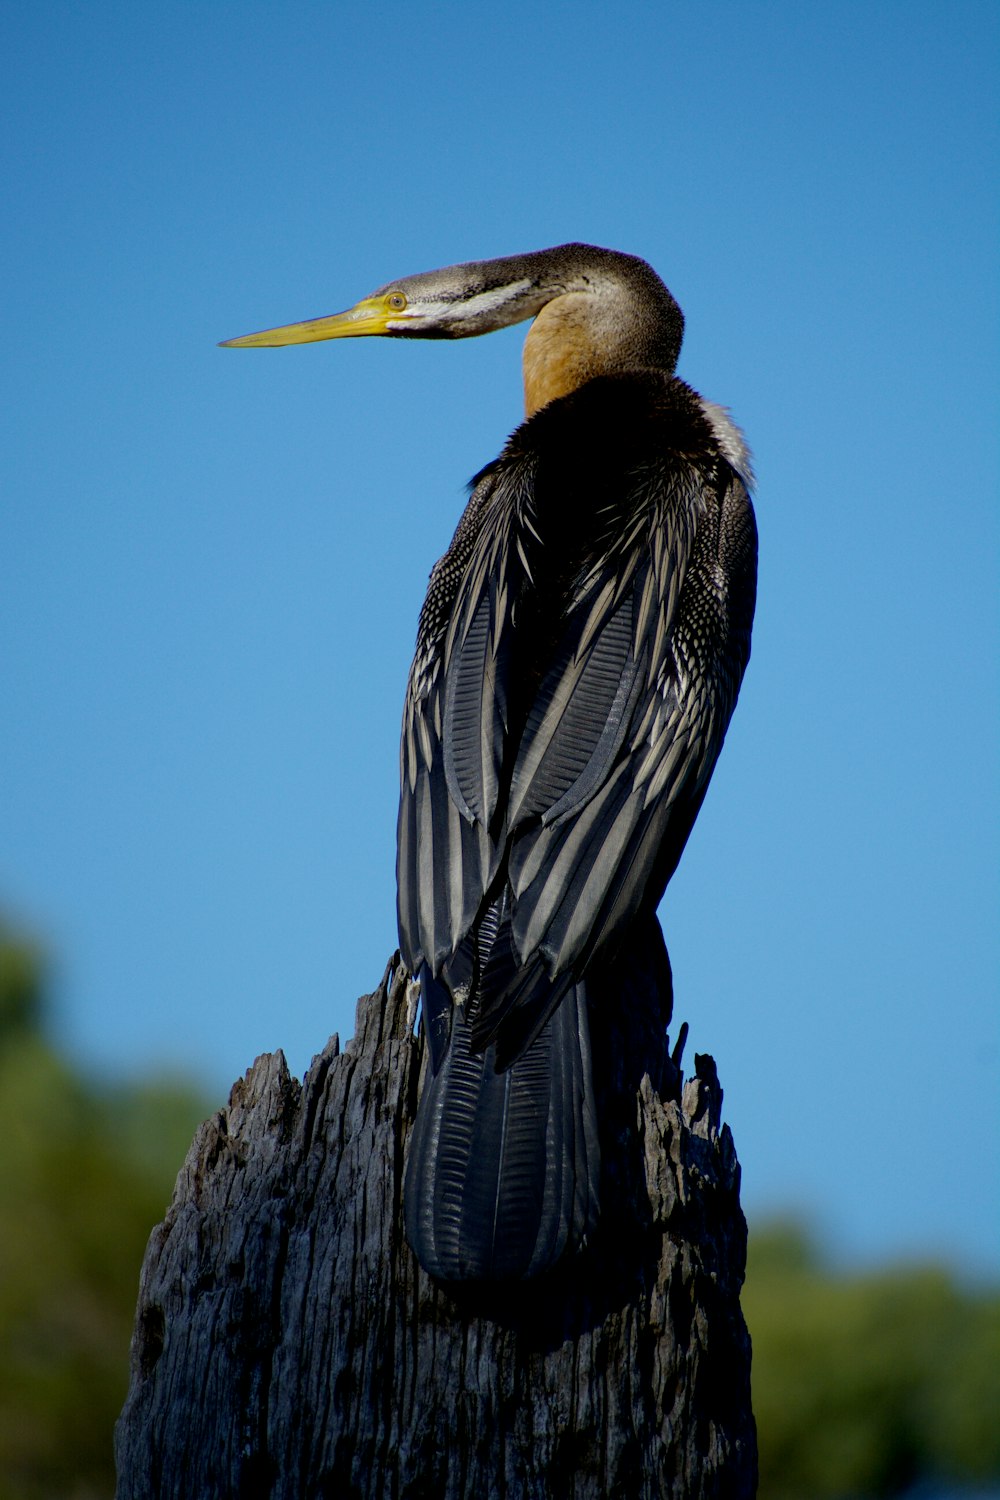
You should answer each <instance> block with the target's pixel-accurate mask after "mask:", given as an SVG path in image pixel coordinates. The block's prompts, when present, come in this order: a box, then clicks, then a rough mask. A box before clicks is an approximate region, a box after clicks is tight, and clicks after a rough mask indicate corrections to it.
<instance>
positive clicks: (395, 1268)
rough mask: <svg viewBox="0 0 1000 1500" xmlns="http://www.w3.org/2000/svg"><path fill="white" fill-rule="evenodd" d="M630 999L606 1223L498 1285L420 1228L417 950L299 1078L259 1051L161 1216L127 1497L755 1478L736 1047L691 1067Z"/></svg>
mask: <svg viewBox="0 0 1000 1500" xmlns="http://www.w3.org/2000/svg"><path fill="white" fill-rule="evenodd" d="M595 988H597V987H596V986H595ZM635 988H636V992H637V993H639V992H640V991H641V990H642V986H640V985H636V986H635ZM620 989H621V970H620V968H619V972H618V974H617V975H616V991H618V992H620ZM617 1010H618V1013H617V1014H616V1015H604V1014H602V1013H601V1007H600V1005H599V1004H597V1005H595V1006H594V1021H593V1041H594V1057H595V1064H597V1065H598V1074H597V1079H596V1085H597V1089H598V1097H599V1105H600V1111H601V1120H602V1129H603V1132H604V1135H603V1140H602V1150H603V1177H602V1204H603V1210H602V1219H601V1223H600V1226H599V1228H598V1231H597V1234H596V1235H595V1237H594V1241H593V1243H592V1244H591V1245H589V1246H588V1247H587V1248H586V1249H585V1250H584V1252H583V1253H582V1254H581V1255H580V1256H578V1257H577V1258H576V1259H575V1260H574V1261H572V1262H570V1263H569V1264H567V1265H564V1266H562V1267H559V1268H557V1270H556V1271H555V1272H554V1273H552V1274H551V1275H550V1276H549V1277H547V1278H545V1279H544V1280H542V1281H539V1282H537V1283H528V1284H522V1285H519V1286H517V1287H515V1288H513V1289H496V1288H495V1289H493V1290H492V1291H491V1292H489V1293H485V1294H484V1293H482V1292H480V1293H478V1294H477V1293H474V1292H471V1291H465V1292H462V1293H459V1294H456V1293H455V1292H454V1291H453V1290H449V1289H446V1288H442V1287H438V1286H436V1285H435V1284H434V1283H433V1282H431V1281H430V1279H429V1278H428V1277H427V1276H426V1275H425V1274H424V1272H423V1271H421V1270H420V1268H419V1267H418V1266H417V1264H416V1262H415V1260H414V1257H413V1255H412V1254H411V1252H410V1250H409V1248H408V1246H407V1244H406V1242H405V1240H404V1238H403V1229H402V1204H401V1189H402V1177H403V1157H404V1150H405V1146H406V1138H407V1133H408V1131H409V1128H410V1126H411V1124H412V1121H413V1116H414V1110H415V1106H416V1100H417V1091H418V1080H419V1076H420V1067H421V1061H422V1056H423V1044H422V1042H421V1041H420V1040H419V1039H418V1040H415V1039H414V1037H413V1036H412V1034H411V1029H410V1025H409V1018H408V1016H407V984H406V982H405V978H404V977H403V976H402V975H400V974H398V973H396V974H394V973H393V969H392V966H390V969H389V970H388V971H387V973H386V976H385V978H384V980H383V982H382V986H381V987H380V989H379V990H378V991H377V992H376V993H375V994H373V995H369V996H367V997H366V998H364V999H362V1000H361V1001H359V1003H358V1013H357V1031H356V1035H355V1037H354V1040H353V1041H352V1042H350V1043H348V1045H347V1047H346V1048H345V1049H344V1051H343V1052H342V1051H341V1050H340V1047H339V1043H338V1040H337V1038H336V1037H333V1038H332V1039H331V1041H330V1043H329V1044H328V1046H327V1048H326V1050H325V1051H324V1052H323V1053H321V1054H320V1056H319V1057H317V1058H316V1059H315V1061H314V1062H313V1065H312V1067H311V1068H310V1070H309V1072H308V1074H307V1075H306V1078H305V1080H304V1082H303V1083H302V1084H301V1085H300V1084H299V1083H298V1082H297V1081H296V1080H295V1079H293V1078H292V1077H291V1076H290V1075H289V1072H288V1068H287V1067H286V1064H285V1060H284V1057H283V1055H282V1054H281V1053H280V1052H276V1053H273V1054H271V1055H270V1056H266V1057H261V1058H258V1060H257V1062H256V1063H255V1064H254V1066H253V1067H252V1068H251V1069H250V1071H249V1072H248V1073H247V1074H246V1076H245V1078H243V1079H242V1080H241V1081H240V1082H238V1083H236V1084H235V1085H234V1087H233V1090H232V1093H231V1095H230V1100H229V1105H228V1108H226V1109H224V1110H221V1111H220V1112H219V1113H218V1114H217V1115H215V1116H213V1118H212V1119H210V1120H208V1121H207V1122H206V1123H205V1124H204V1125H203V1126H202V1127H201V1129H200V1130H199V1132H198V1134H197V1136H196V1137H195V1140H194V1142H193V1143H192V1146H191V1149H190V1151H189V1152H188V1156H187V1159H186V1161H185V1163H184V1166H183V1168H182V1170H181V1173H180V1175H179V1177H178V1180H177V1186H176V1189H175V1192H174V1197H173V1201H172V1203H171V1205H170V1208H169V1210H168V1212H167V1217H166V1219H165V1220H164V1222H163V1223H162V1224H160V1225H159V1226H158V1227H157V1228H156V1229H155V1230H154V1231H153V1234H152V1236H151V1238H150V1241H149V1246H148V1249H147V1251H146V1257H145V1261H144V1264H143V1267H142V1274H141V1280H140V1290H139V1305H138V1310H137V1315H136V1325H135V1332H134V1335H133V1340H132V1350H131V1379H130V1385H129V1392H128V1397H127V1400H126V1403H125V1407H124V1410H123V1411H122V1415H121V1418H120V1420H119V1423H118V1427H117V1430H116V1454H117V1460H118V1474H119V1480H118V1490H117V1496H118V1500H146V1497H156V1500H201V1497H205V1500H215V1497H218V1500H256V1497H263V1496H267V1497H272V1500H313V1497H329V1500H334V1497H336V1500H350V1497H358V1500H362V1497H363V1500H382V1497H386V1500H418V1497H427V1500H466V1497H471V1496H475V1497H477V1500H494V1497H496V1500H550V1497H552V1500H563V1497H566V1500H570V1497H572V1500H606V1497H619V1496H620V1497H622V1500H646V1497H648V1500H661V1497H665V1496H676V1497H678V1500H681V1497H682V1500H699V1497H709V1496H713V1497H729V1496H733V1497H742V1496H752V1495H753V1494H754V1491H755V1481H756V1444H755V1434H754V1425H753V1417H752V1415H751V1410H750V1340H749V1336H748V1334H747V1331H746V1326H745V1324H744V1322H743V1318H742V1315H741V1312H740V1305H739V1292H740V1286H741V1283H742V1280H743V1270H744V1262H745V1253H746V1224H745V1222H744V1219H743V1215H742V1213H741V1211H740V1205H739V1176H740V1173H739V1164H738V1162H737V1160H736V1154H735V1151H734V1148H733V1142H732V1137H731V1135H730V1133H729V1129H728V1127H727V1126H721V1125H720V1108H721V1099H722V1094H721V1090H720V1088H719V1085H718V1079H717V1077H716V1073H715V1066H714V1064H713V1063H712V1060H711V1058H706V1057H699V1058H696V1071H695V1076H694V1077H693V1078H690V1079H689V1080H688V1081H687V1082H683V1081H682V1079H681V1075H680V1073H679V1071H678V1069H677V1067H676V1066H675V1064H674V1063H673V1061H672V1059H671V1057H670V1055H669V1052H668V1049H667V1042H666V1035H665V1032H664V1029H663V1025H662V1019H660V1018H658V1017H656V1016H650V1015H648V1014H646V1015H642V1014H635V1013H634V1011H633V1010H631V1009H630V1007H629V1006H628V1005H622V1004H621V1002H620V1000H619V1004H618V1007H617Z"/></svg>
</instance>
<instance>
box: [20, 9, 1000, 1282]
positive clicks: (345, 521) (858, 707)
mask: <svg viewBox="0 0 1000 1500" xmlns="http://www.w3.org/2000/svg"><path fill="white" fill-rule="evenodd" d="M997 33H998V19H997V13H996V10H995V7H994V6H993V5H992V4H989V5H988V4H974V3H966V4H963V3H957V4H953V5H950V6H947V7H945V6H940V5H924V4H919V3H903V0H899V3H875V4H870V3H868V4H861V3H857V4H853V3H838V0H834V3H831V4H827V5H823V6H812V5H810V6H803V5H801V4H791V3H780V0H775V3H771V4H763V3H752V0H751V3H745V4H733V3H711V4H696V3H685V4H673V3H660V4H656V5H652V4H642V3H629V0H625V3H623V4H621V5H618V6H615V7H611V6H610V5H602V4H596V3H593V0H577V3H575V4H574V5H572V6H570V5H566V4H550V5H545V4H539V3H537V0H535V3H534V4H528V3H525V0H513V3H509V4H507V5H505V6H503V7H490V8H486V7H482V8H480V7H478V6H477V5H475V4H470V3H465V4H458V3H443V4H438V5H422V4H419V3H411V4H408V5H405V6H404V5H398V4H387V5H381V6H370V5H361V4H357V3H353V0H346V3H341V4H333V3H330V4H322V5H321V4H297V5H292V6H279V5H261V4H252V3H251V4H240V5H235V4H213V5H200V4H199V5H196V4H193V3H192V4H166V5H159V6H156V7H154V6H149V5H134V4H129V5H125V4H122V5H113V4H100V3H98V4H94V5H87V6H84V5H80V4H70V3H64V4H49V3H44V0H36V3H34V4H31V5H16V4H15V5H9V6H6V7H4V10H3V15H2V18H0V75H2V76H0V84H2V87H0V127H2V139H3V141H4V150H3V156H2V164H0V174H2V186H3V198H4V203H5V233H4V236H3V241H2V245H0V272H2V282H3V286H4V288H5V292H6V296H5V313H4V323H5V326H4V340H3V343H4V357H3V361H2V374H0V382H2V391H0V396H2V405H0V409H2V411H3V422H4V426H5V429H6V430H5V435H4V442H3V449H4V482H3V496H2V499H0V702H2V712H3V718H2V732H0V911H3V912H5V913H6V915H7V916H8V918H9V919H11V920H15V921H17V922H19V923H23V924H26V925H28V926H29V927H30V928H31V929H33V930H34V931H36V932H37V933H39V934H40V935H41V936H42V937H43V939H44V940H45V941H46V942H47V943H48V944H49V945H50V948H51V951H52V953H53V955H54V960H55V970H54V987H53V988H54V1001H55V1015H56V1023H57V1029H58V1035H59V1037H60V1039H61V1041H62V1043H63V1045H64V1046H65V1047H66V1049H67V1050H69V1051H70V1052H71V1053H73V1054H74V1055H75V1056H77V1057H78V1058H79V1059H80V1060H81V1061H83V1062H84V1063H85V1064H86V1065H87V1066H88V1067H90V1068H91V1069H93V1070H95V1071H98V1072H101V1073H104V1074H110V1075H119V1074H121V1073H123V1072H136V1071H152V1070H159V1069H163V1068H165V1067H173V1068H177V1067H181V1068H185V1069H191V1070H193V1071H194V1072H195V1073H196V1074H197V1075H198V1076H199V1077H200V1078H201V1079H202V1080H203V1081H204V1082H205V1083H206V1085H207V1086H208V1087H209V1089H210V1090H211V1091H212V1092H213V1093H214V1094H217V1095H218V1096H219V1097H220V1099H221V1097H222V1096H223V1095H224V1092H225V1090H226V1088H227V1087H228V1085H229V1083H230V1082H231V1080H232V1079H233V1078H234V1077H236V1076H237V1075H238V1074H239V1073H241V1072H242V1071H243V1069H244V1068H245V1067H246V1066H247V1065H248V1064H249V1063H250V1062H251V1061H252V1060H253V1057H254V1056H255V1055H256V1054H257V1053H259V1052H261V1051H264V1050H270V1049H273V1048H275V1047H277V1046H282V1047H284V1048H285V1050H286V1053H287V1055H288V1057H289V1060H290V1063H291V1065H292V1067H293V1068H294V1069H295V1070H296V1071H298V1072H300V1073H301V1071H302V1070H303V1069H304V1068H305V1067H306V1066H307V1065H308V1062H309V1059H310V1057H311V1055H312V1054H313V1053H315V1052H316V1051H318V1050H319V1049H320V1048H321V1046H322V1045H323V1044H324V1042H325V1040H326V1038H327V1035H328V1034H329V1033H330V1032H331V1031H333V1030H339V1031H340V1032H341V1034H342V1036H346V1035H349V1034H350V1032H351V1031H352V1029H353V1013H354V1002H355V998H356V996H357V995H358V994H360V993H363V992H365V991H368V990H370V989H372V988H374V987H375V985H376V984H377V983H378V980H379V978H380V975H381V973H382V969H383V966H384V963H385V961H386V959H387V958H388V956H389V954H390V953H391V951H392V949H393V946H394V942H395V917H394V891H393V850H394V836H395V804H396V775H397V745H398V723H399V711H400V706H401V701H402V695H403V689H404V684H405V679H406V672H407V668H408V665H409V659H410V654H411V651H412V645H413V639H414V633H415V629H416V619H417V613H418V610H419V606H420V602H421V599H422V596H423V591H424V588H425V584H426V578H427V574H428V571H429V569H430V567H431V565H432V563H433V561H434V560H435V558H436V557H437V556H438V555H439V554H440V552H442V551H443V550H444V548H445V547H446V545H447V543H448V540H449V538H450V536H451V532H452V529H453V527H454V525H455V522H456V520H457V518H458V515H459V514H460V511H461V508H462V504H463V497H464V484H465V481H466V480H467V479H468V477H469V476H470V475H471V474H472V473H473V472H474V471H475V470H476V469H477V468H479V467H480V466H481V465H482V464H483V463H484V462H485V461H486V460H488V459H489V458H490V457H492V456H493V454H495V453H496V451H497V450H498V448H499V447H500V445H501V444H502V442H503V440H504V438H505V436H506V434H507V433H508V431H509V430H510V429H511V428H512V427H513V426H515V425H516V423H517V421H518V420H519V414H520V385H519V353H520V344H521V340H522V336H523V329H513V330H508V331H506V332H504V333H502V334H496V335H494V336H492V337H490V338H487V339H482V340H468V341H465V342H462V343H457V344H433V343H428V344H423V343H408V344H400V343H393V342H389V341H383V340H364V341H360V342H358V343H348V344H344V343H337V344H324V345H318V346H313V347H309V348H304V349H295V350H282V351H266V352H257V351H254V352H246V353H244V352H241V353H235V352H231V351H222V350H219V349H217V348H216V347H215V345H216V341H217V340H219V339H222V338H227V337H231V336H234V335H237V334H241V333H246V332H249V331H251V330H253V329H257V328H261V327H266V326H269V325H272V324H275V323H280V322H288V321H291V320H294V319H299V318H304V317H310V316H316V315H318V314H321V313H326V312H331V311H335V310H336V309H338V308H340V307H344V306H347V305H349V304H350V303H352V302H354V301H355V300H356V299H357V298H358V297H360V296H362V295H363V294H364V293H366V292H368V291H370V290H371V289H372V288H373V287H375V286H376V285H378V284H380V283H381V282H384V281H386V280H388V279H389V278H390V277H393V276H396V275H403V274H406V273H409V272H413V271H419V270H426V269H430V268H432V267H435V266H439V265H444V264H448V263H451V262H453V261H458V260H465V259H473V258H486V257H491V256H498V255H505V254H511V253H515V252H517V251H522V250H527V249H535V248H539V247H541V246H544V245H549V244H557V243H560V242H562V241H565V240H570V239H582V240H588V241H591V242H593V243H596V244H602V245H610V246H613V247H616V248H619V249H623V250H628V251H631V252H634V253H637V254H641V255H643V256H645V257H646V258H647V259H648V260H650V261H651V262H652V263H653V265H655V266H656V268H657V270H658V271H659V272H660V273H661V275H662V276H663V277H664V279H665V280H666V282H667V283H668V285H669V286H670V287H671V289H672V291H673V292H674V294H675V296H676V297H677V299H678V300H679V302H680V303H681V305H682V307H683V308H684V310H685V313H686V315H687V326H688V333H687V339H686V343H685V348H684V351H683V353H682V356H681V366H680V373H681V374H682V375H683V376H684V377H685V378H686V379H687V380H689V381H690V382H691V383H692V384H693V385H695V386H696V387H697V388H698V389H699V390H701V391H703V392H704V393H705V394H706V395H708V396H709V397H711V398H712V399H713V400H716V401H720V402H723V403H725V404H726V405H728V406H730V407H731V408H732V410H733V412H734V414H735V416H736V418H737V420H738V421H739V422H740V424H741V425H742V426H743V427H744V428H745V430H746V432H747V434H748V436H749V440H750V443H751V445H752V447H753V449H754V453H755V456H756V461H757V469H758V474H759V488H758V495H757V509H758V518H759V524H760V532H761V571H760V600H759V607H758V617H757V625H756V631H755V637H754V656H753V661H752V663H751V666H750V670H749V673H748V676H747V679H746V683H745V686H744V692H743V697H742V700H741V702H740V705H739V708H738V710H737V714H736V718H735V720H734V723H733V727H732V730H731V732H730V736H729V739H728V741H727V744H726V749H725V752H724V754H723V757H722V760H721V762H720V765H719V768H718V771H717V773H716V778H715V781H714V783H713V787H712V791H711V793H710V795H709V798H708V801H707V803H706V805H705V808H704V811H703V813H702V816H701V818H700V821H699V824H698V827H697V829H696V831H695V833H694V835H693V837H692V840H691V843H690V845H689V848H688V850H687V853H686V855H685V858H684V861H683V862H682V866H681V869H680V871H679V872H678V874H677V876H676V878H675V880H674V882H673V883H672V885H671V888H670V890H669V891H668V894H667V897H666V899H665V902H664V904H663V907H662V908H661V917H662V920H663V923H664V927H665V931H666V935H667V941H668V945H669V947H670V952H671V957H672V960H673V964H674V970H675V980H676V987H677V1018H678V1020H679V1019H684V1018H686V1019H687V1020H688V1021H689V1022H690V1024H691V1030H692V1040H691V1043H690V1044H689V1045H691V1046H692V1047H694V1048H696V1049H697V1050H699V1051H710V1052H712V1053H713V1054H714V1055H715V1057H716V1059H717V1062H718V1065H719V1069H720V1074H721V1077H722V1080H723V1083H724V1085H725V1087H726V1107H725V1113H726V1116H727V1118H728V1119H729V1121H730V1123H731V1124H732V1126H733V1130H734V1132H735V1136H736V1141H737V1146H738V1149H739V1153H740V1157H741V1160H742V1162H743V1170H744V1178H743V1180H744V1202H745V1206H746V1207H747V1209H748V1212H749V1213H750V1214H751V1215H753V1214H761V1213H764V1212H767V1211H770V1210H774V1209H778V1208H784V1207H791V1208H801V1209H804V1210H806V1211H807V1212H809V1213H810V1214H811V1215H812V1216H813V1218H814V1220H815V1222H816V1224H817V1226H818V1228H819V1230H820V1232H821V1234H822V1236H823V1237H824V1239H825V1241H826V1242H827V1244H828V1245H829V1247H830V1249H831V1250H832V1251H833V1252H834V1253H836V1254H837V1255H840V1256H843V1257H846V1258H849V1259H852V1260H860V1261H869V1260H873V1259H876V1258H880V1257H885V1256H915V1255H920V1254H929V1253H938V1252H940V1253H944V1254H947V1255H948V1256H950V1257H951V1259H952V1260H953V1261H955V1262H956V1263H957V1264H958V1265H960V1266H962V1267H964V1268H966V1269H967V1270H969V1271H971V1272H973V1273H976V1272H984V1271H985V1272H987V1273H989V1272H993V1273H995V1272H996V1270H997V1268H998V1266H1000V1249H998V1233H997V1224H998V1222H1000V1202H998V1198H1000V1194H998V1188H997V1170H996V1161H997V1158H998V1154H1000V1142H998V1110H997V1094H998V1089H997V1076H998V1071H1000V1068H998V1065H1000V1039H998V1030H997V993H996V990H997V985H996V976H997V957H998V955H997V942H996V930H997V920H996V919H997V900H996V897H997V880H996V847H997V838H996V834H997V821H998V820H997V797H996V766H997V754H996V752H997V714H996V691H995V689H996V670H995V662H996V645H997V634H998V632H997V613H996V579H997V570H996V563H997V486H996V474H997V451H996V442H995V431H996V418H997V407H998V402H997V393H998V360H997V341H996V328H997V282H996V275H995V263H996V252H997V248H998V235H997V203H996V197H995V193H994V191H993V189H992V186H991V184H992V182H993V181H995V178H996V168H997V156H998V153H997V125H996V116H995V113H994V111H993V108H992V106H991V103H990V100H991V97H995V93H996V85H997V68H996V58H997V41H998V36H997Z"/></svg>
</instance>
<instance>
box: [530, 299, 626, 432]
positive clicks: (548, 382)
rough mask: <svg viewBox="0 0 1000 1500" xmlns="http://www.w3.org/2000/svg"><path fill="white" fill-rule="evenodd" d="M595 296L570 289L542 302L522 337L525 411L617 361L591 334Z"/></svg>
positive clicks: (565, 393) (532, 410)
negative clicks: (538, 311) (525, 335)
mask: <svg viewBox="0 0 1000 1500" xmlns="http://www.w3.org/2000/svg"><path fill="white" fill-rule="evenodd" d="M597 332H598V330H597V329H595V327H594V298H593V297H590V296H587V295H586V294H585V293H582V292H570V293H568V294H567V295H566V296H563V297H556V298H555V299H554V300H553V301H552V302H548V303H546V305H545V306H544V307H543V308H542V310H541V312H540V313H539V314H538V316H537V317H536V318H535V321H534V322H533V323H532V325H531V328H530V329H529V330H528V337H527V338H526V339H525V341H524V353H523V356H522V368H523V371H524V414H525V416H526V417H530V416H533V415H534V413H535V412H536V411H538V410H539V409H540V408H541V407H543V406H548V404H549V402H550V401H555V400H556V398H557V397H558V396H568V395H569V394H570V392H571V391H575V390H577V389H578V388H579V387H580V386H581V385H583V384H584V383H585V382H586V381H588V380H593V378H594V376H595V375H603V374H606V373H607V372H608V371H609V370H610V369H611V368H614V366H615V363H616V361H615V360H614V359H613V358H610V357H609V353H608V351H607V349H606V348H605V347H602V341H601V340H599V339H598V338H597V337H596V336H595V335H596V334H597Z"/></svg>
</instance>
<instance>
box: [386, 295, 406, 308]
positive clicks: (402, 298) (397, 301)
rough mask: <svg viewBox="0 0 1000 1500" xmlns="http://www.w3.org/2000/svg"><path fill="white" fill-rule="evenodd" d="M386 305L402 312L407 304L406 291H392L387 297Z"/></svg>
mask: <svg viewBox="0 0 1000 1500" xmlns="http://www.w3.org/2000/svg"><path fill="white" fill-rule="evenodd" d="M385 305H386V307H389V308H391V309H392V311H393V312H402V311H403V308H404V307H405V306H406V294H405V293H404V292H390V293H389V295H388V297H386V299H385Z"/></svg>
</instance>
